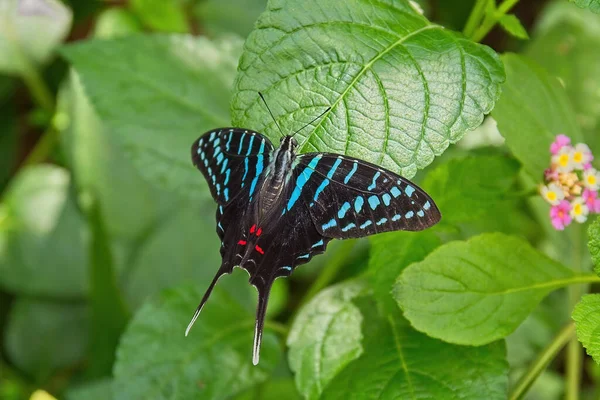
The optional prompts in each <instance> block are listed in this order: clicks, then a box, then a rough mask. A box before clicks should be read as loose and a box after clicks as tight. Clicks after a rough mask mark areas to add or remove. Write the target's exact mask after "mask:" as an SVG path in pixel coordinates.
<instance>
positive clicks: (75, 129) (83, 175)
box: [58, 71, 175, 241]
mask: <svg viewBox="0 0 600 400" xmlns="http://www.w3.org/2000/svg"><path fill="white" fill-rule="evenodd" d="M58 109H59V113H60V114H59V115H61V116H66V118H65V119H66V120H67V121H69V123H68V124H65V125H64V126H63V128H64V129H63V130H62V131H61V139H62V145H63V148H64V149H65V153H66V155H67V159H68V162H69V165H70V168H71V169H72V171H73V174H74V175H75V177H76V184H77V189H78V190H79V191H80V192H90V193H91V194H92V196H93V197H94V198H95V199H96V201H98V202H99V203H100V205H101V207H102V213H103V218H104V220H105V224H106V229H107V231H108V233H109V235H110V236H111V238H123V239H128V240H131V241H134V240H136V239H138V238H140V237H141V236H143V235H146V234H147V233H148V232H149V231H151V230H152V229H153V228H154V227H155V225H156V224H157V223H158V221H160V220H161V219H162V218H164V216H165V214H167V213H168V212H170V211H171V209H172V208H173V207H174V206H175V204H174V203H175V201H174V199H173V195H172V194H171V193H168V192H166V191H164V190H160V189H158V188H156V187H155V186H153V185H151V184H149V183H148V182H146V181H144V180H143V179H142V178H141V176H140V173H139V172H138V171H137V170H136V169H135V168H134V167H133V165H132V163H131V161H130V160H128V159H127V158H126V157H125V156H124V154H123V152H122V151H121V149H120V148H119V146H118V142H117V141H116V138H115V137H113V136H111V135H110V130H109V129H107V128H105V127H104V125H103V124H102V122H101V121H100V120H99V119H98V116H97V115H96V113H95V111H94V109H93V107H92V105H91V104H90V101H89V99H88V98H87V96H86V95H85V93H84V88H83V86H82V84H81V79H80V77H79V75H78V74H77V73H76V72H75V71H72V72H71V74H70V79H69V81H68V84H67V85H65V86H63V88H62V89H61V91H60V95H59V101H58Z"/></svg>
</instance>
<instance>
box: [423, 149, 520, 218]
mask: <svg viewBox="0 0 600 400" xmlns="http://www.w3.org/2000/svg"><path fill="white" fill-rule="evenodd" d="M518 172H519V164H518V163H517V162H516V161H515V160H513V159H511V158H508V157H506V156H485V155H483V156H470V157H467V158H459V159H452V160H449V161H448V162H446V163H444V164H440V165H439V166H437V167H436V168H435V169H433V170H431V171H429V173H428V174H427V176H426V177H425V180H424V181H423V185H422V186H423V187H424V188H425V189H426V190H427V192H428V193H429V195H430V196H431V197H432V198H433V199H434V200H435V203H436V204H437V206H438V208H439V209H440V211H441V213H442V215H443V222H444V223H448V224H456V225H458V224H462V223H465V222H469V221H475V220H478V219H480V218H482V217H484V216H486V215H487V214H488V213H490V212H493V211H494V210H497V209H498V208H499V206H501V205H502V203H505V202H506V201H507V198H510V193H511V189H514V185H515V182H516V179H517V173H518Z"/></svg>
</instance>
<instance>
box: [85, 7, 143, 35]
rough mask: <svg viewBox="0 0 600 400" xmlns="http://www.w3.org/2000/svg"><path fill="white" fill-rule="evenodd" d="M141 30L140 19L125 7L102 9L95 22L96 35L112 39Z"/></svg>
mask: <svg viewBox="0 0 600 400" xmlns="http://www.w3.org/2000/svg"><path fill="white" fill-rule="evenodd" d="M141 31H142V27H141V26H140V23H139V22H138V20H137V19H136V18H135V16H134V15H133V14H132V13H131V11H129V10H127V9H125V8H117V7H113V8H109V9H107V10H104V11H102V12H101V13H100V14H98V17H97V18H96V23H95V24H94V36H95V37H97V38H105V39H111V38H116V37H121V36H129V35H132V34H134V33H137V32H141Z"/></svg>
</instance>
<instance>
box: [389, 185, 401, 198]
mask: <svg viewBox="0 0 600 400" xmlns="http://www.w3.org/2000/svg"><path fill="white" fill-rule="evenodd" d="M390 193H392V196H394V198H396V197H398V196H400V195H401V194H402V192H401V191H400V189H398V188H397V187H396V186H394V187H393V188H392V190H390Z"/></svg>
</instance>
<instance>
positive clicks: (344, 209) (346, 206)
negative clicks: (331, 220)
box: [338, 202, 350, 218]
mask: <svg viewBox="0 0 600 400" xmlns="http://www.w3.org/2000/svg"><path fill="white" fill-rule="evenodd" d="M349 209H350V203H348V202H345V203H344V204H342V206H341V207H340V210H339V211H338V218H344V217H345V216H346V212H348V210H349Z"/></svg>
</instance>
